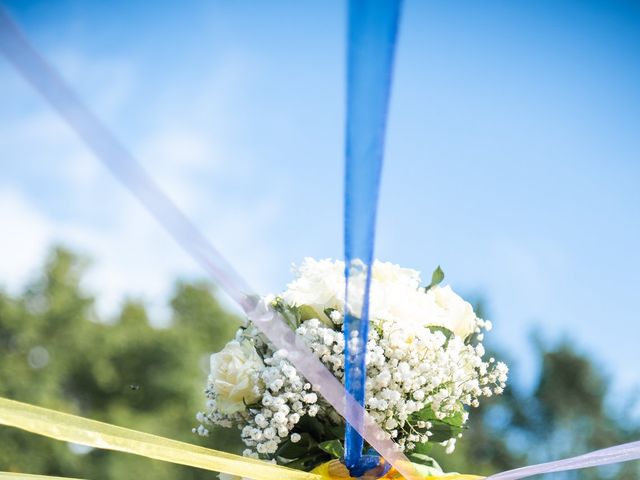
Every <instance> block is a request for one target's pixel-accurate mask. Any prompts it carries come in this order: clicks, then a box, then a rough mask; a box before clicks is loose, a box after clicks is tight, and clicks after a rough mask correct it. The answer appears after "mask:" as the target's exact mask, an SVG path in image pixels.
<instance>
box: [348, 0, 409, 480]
mask: <svg viewBox="0 0 640 480" xmlns="http://www.w3.org/2000/svg"><path fill="white" fill-rule="evenodd" d="M401 4H402V2H401V1H400V0H378V1H370V0H350V2H349V14H348V18H349V26H348V42H347V45H348V47H347V50H348V52H347V122H346V142H345V190H344V253H345V277H346V294H345V322H344V338H345V346H346V348H345V388H346V389H347V391H348V392H349V393H350V394H351V395H352V396H353V398H355V399H356V401H357V402H358V404H359V405H362V406H364V399H365V380H366V378H367V375H366V364H365V357H366V350H367V338H368V335H369V290H370V288H369V287H370V284H371V267H372V262H373V250H374V240H375V224H376V210H377V204H378V191H379V187H380V175H381V171H382V159H383V155H384V138H385V129H386V121H387V109H388V105H389V95H390V91H391V76H392V71H393V60H394V53H395V46H396V37H397V32H398V22H399V17H400V9H401ZM362 412H363V409H362V408H355V405H354V408H353V410H352V411H351V412H350V413H351V415H350V416H351V417H354V418H355V419H356V421H355V422H352V421H348V422H347V425H346V432H345V455H344V457H345V458H344V462H345V465H346V466H347V467H348V468H349V470H350V471H351V473H352V474H354V475H359V474H360V473H363V472H365V471H367V470H369V469H370V468H372V467H374V466H376V465H377V464H378V460H379V459H378V458H377V456H370V455H367V456H365V457H364V458H363V455H362V449H363V444H364V441H363V438H362V436H361V435H360V434H359V433H358V430H360V429H361V428H362V424H363V421H364V418H363V416H362Z"/></svg>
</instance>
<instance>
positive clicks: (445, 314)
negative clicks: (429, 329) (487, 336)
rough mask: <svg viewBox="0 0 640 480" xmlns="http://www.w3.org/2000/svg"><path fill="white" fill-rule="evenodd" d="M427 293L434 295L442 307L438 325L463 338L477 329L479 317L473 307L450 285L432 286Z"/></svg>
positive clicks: (437, 303)
mask: <svg viewBox="0 0 640 480" xmlns="http://www.w3.org/2000/svg"><path fill="white" fill-rule="evenodd" d="M427 294H428V295H433V299H434V300H435V303H436V305H437V306H438V307H440V309H441V314H442V316H441V317H440V319H439V320H440V321H438V322H436V323H435V324H436V325H440V326H443V327H445V328H448V329H449V330H451V331H452V332H453V333H455V334H456V335H457V336H458V337H460V338H462V339H464V338H467V337H468V336H469V335H471V334H472V333H473V332H474V331H475V328H476V322H477V318H476V314H475V313H474V311H473V307H472V306H471V304H470V303H469V302H466V301H464V300H463V299H462V298H461V297H460V296H458V295H457V294H456V293H455V292H454V291H453V290H451V287H450V286H449V285H447V286H446V287H434V288H431V289H430V290H429V292H428V293H427Z"/></svg>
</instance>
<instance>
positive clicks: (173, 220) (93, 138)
mask: <svg viewBox="0 0 640 480" xmlns="http://www.w3.org/2000/svg"><path fill="white" fill-rule="evenodd" d="M0 51H2V52H3V53H4V55H5V56H6V58H7V59H8V60H9V61H10V63H11V64H13V66H14V67H15V68H16V70H17V71H18V72H19V73H20V74H21V75H22V76H23V77H24V78H25V80H27V82H28V83H30V84H31V85H32V86H33V87H34V88H35V89H36V90H37V91H38V93H40V94H41V95H42V96H43V97H44V98H45V99H46V100H47V101H48V103H49V104H50V105H51V106H52V107H53V108H54V109H55V110H56V111H57V112H58V113H59V114H60V116H61V117H62V119H63V120H64V121H65V122H66V123H67V125H68V126H69V127H71V129H72V130H73V131H74V132H75V133H76V134H77V135H78V137H79V138H80V140H82V142H84V144H85V145H86V146H87V147H88V148H89V149H90V150H91V151H92V152H93V153H94V154H95V155H96V157H98V159H99V160H101V161H102V162H103V163H104V165H105V166H106V167H107V168H108V169H109V170H110V171H111V173H112V174H113V175H114V176H115V177H116V178H117V179H118V180H120V181H121V182H122V183H123V184H124V186H125V187H126V188H128V189H129V190H130V191H131V193H132V194H133V195H134V196H135V197H136V198H137V199H138V200H139V201H140V202H141V203H142V204H143V205H144V207H145V208H146V209H147V210H148V211H149V213H151V215H152V216H153V217H154V218H155V219H156V220H157V221H158V222H159V223H160V225H162V227H163V228H164V229H165V230H166V231H167V232H168V233H169V234H170V235H171V236H172V237H173V238H174V239H175V240H176V242H177V243H178V244H179V245H180V246H181V247H182V248H184V249H185V251H186V252H187V253H189V254H190V255H191V256H192V257H193V259H194V260H195V261H196V262H197V263H198V264H200V265H201V266H202V267H203V268H204V270H205V271H206V272H207V273H208V274H209V275H211V277H212V278H213V279H214V280H215V282H216V283H217V284H218V285H219V286H220V288H222V290H224V291H225V292H226V293H227V294H228V295H229V296H230V297H231V298H233V299H234V300H235V301H236V302H237V303H238V304H239V305H240V307H241V308H242V309H243V310H244V312H245V313H246V314H247V316H248V318H249V319H250V320H251V321H252V322H253V323H254V324H255V325H256V327H257V328H258V329H260V331H261V332H262V333H264V335H265V336H266V337H267V338H268V339H269V340H270V341H271V342H272V343H273V344H274V345H275V346H276V347H277V348H278V349H283V350H285V351H287V352H288V359H289V361H290V362H291V363H292V364H293V365H294V366H295V367H296V369H297V370H298V371H299V372H300V373H301V374H302V375H303V376H304V377H306V378H307V380H308V381H309V382H310V383H312V384H313V385H314V388H316V389H317V391H318V392H319V393H320V394H321V395H322V396H323V397H324V398H325V399H326V400H327V401H328V402H329V403H330V404H331V405H332V406H333V407H334V408H335V409H336V411H337V412H338V413H339V414H340V415H342V416H343V417H344V418H345V419H346V421H347V422H350V423H352V424H357V426H356V427H355V428H356V429H357V431H358V433H359V434H360V435H362V436H363V437H364V438H365V439H366V441H367V443H369V445H371V446H372V447H373V448H374V449H375V450H376V451H377V452H378V453H379V454H380V455H382V456H383V457H384V458H385V459H386V460H387V461H388V462H389V463H390V464H391V465H393V466H394V467H396V468H397V470H399V471H400V472H402V474H403V475H404V476H405V477H406V478H417V477H416V476H415V472H414V470H413V466H412V464H411V462H410V461H409V460H408V459H407V457H406V456H405V455H404V454H403V453H402V452H400V451H398V449H397V446H396V445H395V443H394V442H393V440H391V437H390V436H389V434H388V433H386V432H385V431H384V430H382V429H381V428H380V427H379V426H378V425H377V424H376V422H375V421H374V420H373V419H372V418H371V417H370V415H368V414H367V413H366V412H365V411H364V409H363V408H362V407H361V406H360V405H359V404H358V403H357V402H356V401H355V400H354V399H353V397H352V396H351V395H350V394H349V393H347V392H345V389H344V387H343V385H342V384H341V383H340V382H339V381H338V380H337V379H336V378H335V377H334V376H333V374H332V373H331V372H330V371H329V370H328V369H327V368H326V367H325V366H324V365H323V364H322V362H320V360H319V359H318V358H317V357H316V356H315V355H314V354H313V353H312V352H311V350H310V349H309V348H308V347H307V346H306V345H305V344H304V342H303V341H302V339H301V338H300V337H299V336H297V335H296V334H295V333H294V332H293V331H292V330H291V328H289V327H288V326H287V324H286V322H285V321H284V320H283V319H282V318H281V317H280V315H279V314H277V313H276V312H274V311H273V309H271V308H269V306H268V305H264V304H263V303H262V302H260V301H259V297H258V296H257V295H255V294H252V293H251V292H252V290H251V289H250V288H249V286H248V285H247V283H246V282H245V281H244V280H242V278H241V276H240V275H238V273H237V272H236V271H235V270H234V269H233V267H232V266H231V265H230V264H229V263H228V262H227V261H226V260H225V259H224V257H223V256H222V255H221V254H220V253H219V252H218V251H217V249H216V248H215V247H213V245H212V244H211V243H210V242H209V241H208V240H207V239H206V237H205V236H204V235H203V234H202V232H200V231H199V230H198V228H197V227H196V226H195V225H194V224H193V223H192V222H191V221H190V220H189V218H188V217H187V216H186V215H184V213H182V212H181V211H180V209H179V208H178V207H177V206H176V205H175V204H174V203H173V202H172V201H171V200H170V199H169V197H167V195H166V194H164V192H163V191H162V190H161V189H160V188H159V187H158V185H157V184H156V183H155V182H154V181H153V179H152V178H151V176H150V175H149V174H148V172H147V171H146V170H145V169H144V168H143V167H142V165H140V164H139V163H138V162H137V161H136V159H135V158H134V157H133V155H132V154H131V153H130V152H129V151H128V150H127V149H126V147H125V146H124V145H123V144H122V142H120V141H119V139H118V138H116V137H115V135H114V134H113V133H112V132H111V131H110V130H109V129H108V128H107V127H106V126H105V125H104V124H103V123H102V122H101V121H100V120H99V119H98V118H97V117H96V116H95V115H94V114H93V112H92V111H91V110H89V109H88V108H87V106H86V105H85V104H84V103H83V102H82V101H81V100H80V98H79V97H78V96H77V95H76V94H75V92H74V91H73V90H72V89H71V87H69V85H67V83H66V82H65V81H64V80H63V78H62V77H61V76H60V75H59V74H58V72H57V71H56V70H55V69H54V68H53V67H52V66H51V65H50V64H49V63H48V62H46V60H45V59H44V58H43V57H42V55H40V54H39V53H38V51H37V50H36V49H35V48H34V47H33V46H32V45H31V44H30V43H29V42H28V41H27V39H26V38H25V36H24V35H23V34H22V32H20V30H19V29H18V27H17V26H16V25H15V24H14V23H13V21H12V20H11V19H10V17H9V15H8V14H7V12H6V11H5V10H4V9H3V8H2V7H1V6H0Z"/></svg>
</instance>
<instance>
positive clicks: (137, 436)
mask: <svg viewBox="0 0 640 480" xmlns="http://www.w3.org/2000/svg"><path fill="white" fill-rule="evenodd" d="M0 424H3V425H7V426H9V427H16V428H20V429H22V430H27V431H29V432H33V433H36V434H38V435H44V436H45V437H51V438H55V439H57V440H62V441H64V442H71V443H79V444H82V445H88V446H90V447H94V448H102V449H107V450H117V451H120V452H127V453H133V454H135V455H141V456H143V457H148V458H154V459H156V460H162V461H165V462H171V463H178V464H180V465H188V466H190V467H198V468H203V469H205V470H210V471H215V472H224V473H228V474H231V475H238V476H240V477H246V478H252V479H254V480H282V479H287V480H320V479H321V477H320V476H319V475H315V474H313V473H309V472H302V471H300V470H294V469H291V468H286V467H281V466H278V465H275V464H272V463H268V462H264V461H261V460H256V459H253V458H246V457H241V456H240V455H232V454H230V453H225V452H220V451H217V450H211V449H208V448H204V447H199V446H197V445H191V444H189V443H184V442H178V441H176V440H170V439H168V438H163V437H159V436H156V435H151V434H148V433H142V432H137V431H135V430H129V429H128V428H122V427H117V426H115V425H109V424H107V423H102V422H97V421H95V420H89V419H86V418H82V417H76V416H75V415H68V414H66V413H61V412H56V411H55V410H49V409H47V408H42V407H36V406H33V405H28V404H26V403H20V402H16V401H13V400H7V399H5V398H0ZM25 478H26V477H25Z"/></svg>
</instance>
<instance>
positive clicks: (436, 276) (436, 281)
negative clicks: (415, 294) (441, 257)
mask: <svg viewBox="0 0 640 480" xmlns="http://www.w3.org/2000/svg"><path fill="white" fill-rule="evenodd" d="M442 280H444V272H443V271H442V269H441V268H440V265H438V267H437V268H436V269H435V270H434V271H433V273H432V274H431V283H430V284H429V286H428V287H426V288H425V291H427V290H429V289H431V288H433V287H435V286H436V285H440V283H441V282H442Z"/></svg>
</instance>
